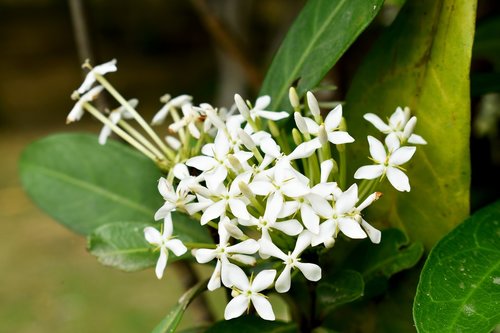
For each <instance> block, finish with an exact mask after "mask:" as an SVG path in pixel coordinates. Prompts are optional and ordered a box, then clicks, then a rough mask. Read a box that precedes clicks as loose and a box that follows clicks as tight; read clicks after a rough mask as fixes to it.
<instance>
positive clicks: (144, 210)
mask: <svg viewBox="0 0 500 333" xmlns="http://www.w3.org/2000/svg"><path fill="white" fill-rule="evenodd" d="M20 169H21V180H22V183H23V186H24V188H25V189H26V191H27V192H28V194H29V195H30V197H31V198H32V199H33V201H35V203H36V204H37V205H38V206H39V207H40V208H42V209H43V210H44V211H45V212H46V213H48V214H49V215H51V216H52V217H53V218H55V219H56V220H57V221H58V222H60V223H62V224H64V225H65V226H67V227H68V228H70V229H71V230H73V231H75V232H77V233H81V234H88V233H90V232H91V231H92V230H94V229H95V228H97V227H98V226H100V225H103V224H105V223H109V222H116V221H141V222H143V223H144V222H146V223H153V222H154V221H153V216H154V212H155V211H156V210H157V209H158V208H159V207H161V205H162V204H163V202H162V198H161V196H160V195H159V194H158V190H157V182H158V179H159V178H160V176H161V173H160V171H159V170H158V168H156V167H155V165H154V164H153V163H152V162H150V161H149V160H148V159H147V158H145V157H143V156H142V155H140V154H139V153H137V152H135V151H133V150H132V149H130V148H129V147H127V146H125V145H123V144H121V143H119V142H117V141H113V140H110V141H108V143H107V144H106V145H105V146H101V145H99V144H98V142H97V137H96V136H94V135H89V134H56V135H52V136H49V137H46V138H43V139H41V140H39V141H36V142H34V143H32V144H31V145H29V146H28V147H27V148H26V149H25V150H24V152H23V154H22V156H21V161H20Z"/></svg>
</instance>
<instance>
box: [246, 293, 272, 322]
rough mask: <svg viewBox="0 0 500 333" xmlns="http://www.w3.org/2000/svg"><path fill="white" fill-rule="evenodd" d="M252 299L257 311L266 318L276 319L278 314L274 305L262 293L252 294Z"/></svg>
mask: <svg viewBox="0 0 500 333" xmlns="http://www.w3.org/2000/svg"><path fill="white" fill-rule="evenodd" d="M250 299H251V300H252V303H253V306H254V308H255V311H257V313H258V315H259V316H260V317H261V318H262V319H265V320H275V319H276V316H275V315H274V312H273V307H272V306H271V303H270V302H269V301H268V300H267V298H265V297H264V296H261V295H252V296H250Z"/></svg>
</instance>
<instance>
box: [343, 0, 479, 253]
mask: <svg viewBox="0 0 500 333" xmlns="http://www.w3.org/2000/svg"><path fill="white" fill-rule="evenodd" d="M475 8H476V2H475V1H453V0H439V1H436V0H408V1H407V2H406V3H405V5H404V7H403V8H402V10H401V12H400V13H399V15H398V16H397V18H396V20H395V21H394V22H393V23H392V25H391V26H390V27H389V28H388V29H387V30H386V31H385V32H384V33H383V35H382V36H381V38H380V39H379V40H378V41H377V42H376V44H375V45H374V48H373V49H372V50H371V52H369V53H368V54H367V56H366V59H365V60H364V63H363V64H362V66H361V67H360V69H359V71H358V73H357V74H356V76H355V78H354V80H353V83H352V86H351V88H350V90H349V92H348V95H347V102H346V108H345V113H344V114H345V116H346V119H347V123H348V124H349V126H350V127H349V132H350V133H351V134H353V136H354V137H355V138H356V140H357V141H358V142H357V145H355V146H356V147H358V149H359V147H360V146H362V147H364V148H363V150H356V151H353V150H351V151H350V152H353V153H354V154H353V156H352V159H351V161H354V165H351V168H352V169H351V172H354V168H357V167H359V166H361V165H364V164H370V163H371V162H370V161H369V160H368V158H367V157H368V149H367V147H368V144H367V140H366V135H367V134H371V135H373V134H375V133H376V129H375V128H374V127H373V126H371V125H369V124H368V123H367V122H365V121H364V120H363V119H362V116H363V114H364V113H367V112H372V113H376V114H378V115H379V116H381V118H382V119H385V118H386V117H387V116H389V115H390V114H392V112H394V110H395V109H396V107H397V106H409V107H410V108H411V109H412V112H413V113H414V114H415V115H417V117H418V124H417V127H416V130H415V132H416V133H418V134H420V135H422V136H423V137H424V138H425V139H426V140H427V142H428V145H426V146H420V147H418V149H417V153H416V154H415V156H414V157H413V160H412V161H411V162H410V163H409V164H408V165H407V173H408V175H409V178H410V183H411V186H412V190H411V192H410V193H399V192H398V193H397V191H396V190H394V189H392V188H390V187H388V186H386V187H384V194H385V195H384V196H383V197H382V198H381V199H380V200H379V201H378V202H377V204H375V205H372V206H373V207H370V208H373V209H372V212H374V211H375V212H376V213H377V218H378V220H379V222H380V223H385V224H390V225H392V226H395V227H398V228H401V229H403V230H404V231H405V232H406V233H407V234H408V235H409V236H410V238H411V239H413V240H419V241H422V242H423V243H424V245H425V246H426V248H427V249H430V248H431V247H432V245H433V244H435V243H436V242H437V241H438V240H439V239H440V238H441V237H442V236H444V235H445V234H446V233H447V232H448V231H449V230H451V229H452V228H453V227H454V226H455V225H456V224H458V223H460V221H462V220H463V219H464V218H465V217H466V216H467V215H468V213H469V183H470V166H469V132H470V96H469V67H470V58H471V50H472V40H473V35H474V20H475V15H476V14H475ZM360 144H362V145H360ZM355 146H354V145H353V148H355ZM405 167H406V165H405ZM387 222H388V223H387Z"/></svg>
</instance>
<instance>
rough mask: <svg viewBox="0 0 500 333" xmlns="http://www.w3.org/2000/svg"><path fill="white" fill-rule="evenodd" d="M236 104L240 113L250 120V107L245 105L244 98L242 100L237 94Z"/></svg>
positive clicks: (235, 96) (235, 97)
mask: <svg viewBox="0 0 500 333" xmlns="http://www.w3.org/2000/svg"><path fill="white" fill-rule="evenodd" d="M234 102H235V103H236V107H237V108H238V110H239V111H240V113H241V115H242V116H243V118H245V119H249V118H250V109H249V108H248V105H247V103H245V101H244V100H243V98H241V96H240V95H238V94H235V95H234Z"/></svg>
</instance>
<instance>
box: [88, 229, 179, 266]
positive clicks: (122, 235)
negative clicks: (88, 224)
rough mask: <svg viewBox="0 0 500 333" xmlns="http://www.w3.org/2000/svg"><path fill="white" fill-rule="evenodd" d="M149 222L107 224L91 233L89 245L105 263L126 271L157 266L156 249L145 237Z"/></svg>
mask: <svg viewBox="0 0 500 333" xmlns="http://www.w3.org/2000/svg"><path fill="white" fill-rule="evenodd" d="M147 226H148V224H139V223H136V222H117V223H110V224H105V225H103V226H100V227H99V228H97V229H96V230H94V232H92V233H91V234H90V235H89V236H88V249H89V251H90V253H92V254H93V255H95V256H96V257H97V259H98V260H99V262H100V263H101V264H103V265H106V266H112V267H116V268H119V269H122V270H124V271H137V270H141V269H144V268H148V267H151V266H154V265H155V264H156V261H157V260H158V255H157V254H155V253H153V251H152V248H151V245H150V244H149V243H148V242H146V239H145V238H144V231H143V230H144V228H145V227H147ZM171 257H173V258H172V259H175V258H176V257H175V256H171ZM169 259H171V258H169ZM169 261H171V260H169Z"/></svg>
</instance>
